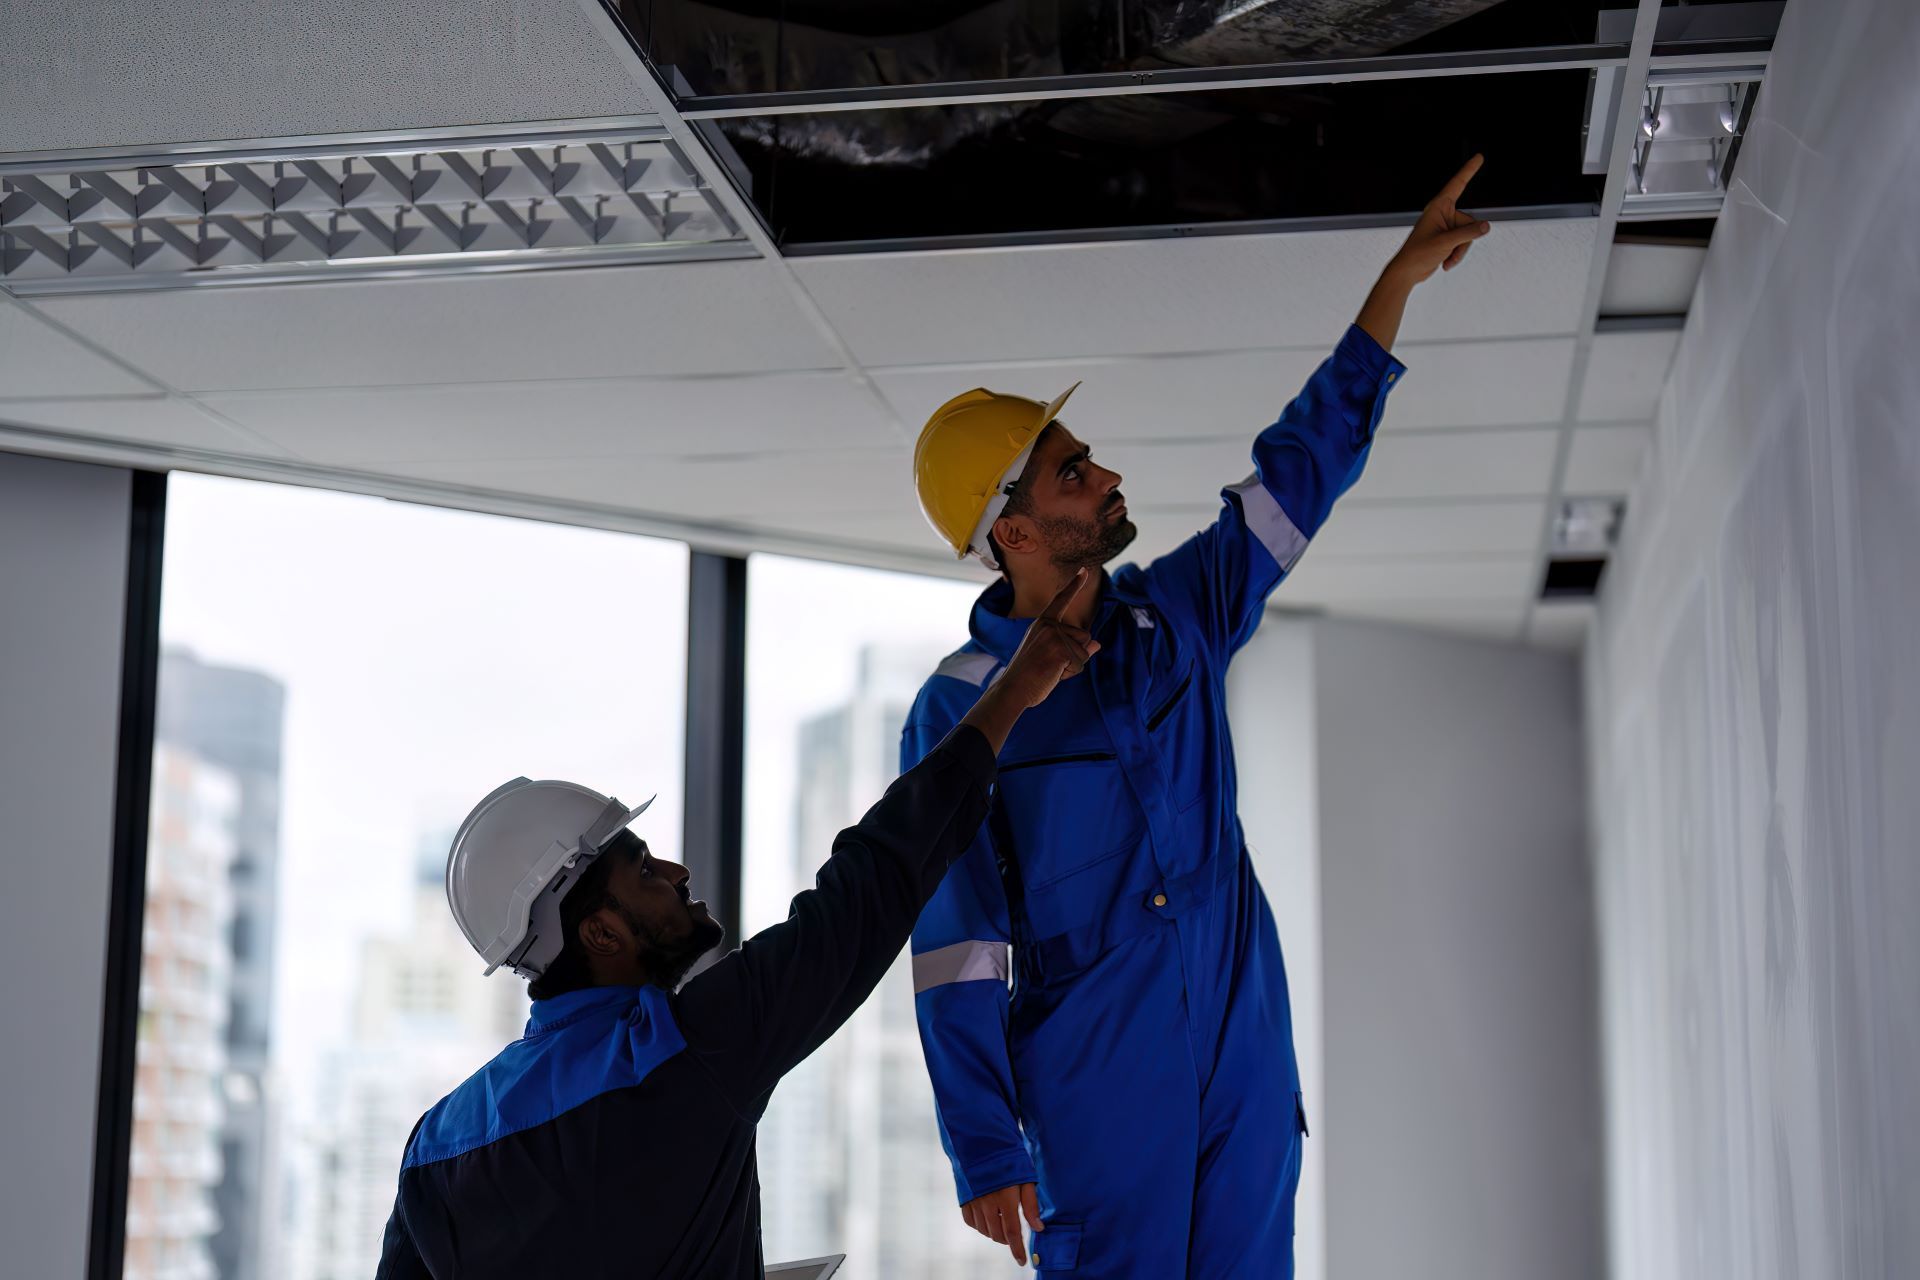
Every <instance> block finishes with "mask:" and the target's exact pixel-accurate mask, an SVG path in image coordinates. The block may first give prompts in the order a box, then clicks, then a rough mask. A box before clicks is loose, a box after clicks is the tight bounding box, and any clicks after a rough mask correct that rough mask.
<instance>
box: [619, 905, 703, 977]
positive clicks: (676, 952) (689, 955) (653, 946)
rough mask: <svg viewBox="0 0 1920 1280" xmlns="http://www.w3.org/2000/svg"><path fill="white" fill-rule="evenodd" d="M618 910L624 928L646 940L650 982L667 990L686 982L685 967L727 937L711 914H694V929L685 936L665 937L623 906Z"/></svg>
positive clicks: (696, 960) (690, 967) (690, 965)
mask: <svg viewBox="0 0 1920 1280" xmlns="http://www.w3.org/2000/svg"><path fill="white" fill-rule="evenodd" d="M618 910H619V911H620V914H621V915H622V916H624V917H626V921H627V927H628V928H630V929H632V930H633V931H634V933H635V934H636V935H638V936H639V937H642V938H645V939H646V941H647V955H646V964H647V970H648V972H649V973H651V974H652V975H653V984H654V985H655V986H658V987H665V988H666V989H667V990H668V991H675V990H678V989H679V986H680V984H681V983H682V982H685V981H686V978H687V972H688V970H690V969H692V968H693V966H694V965H695V964H697V963H699V960H700V957H701V956H704V955H705V954H707V952H709V951H711V950H713V949H714V948H715V947H717V946H719V945H720V943H721V942H722V941H724V940H725V938H726V936H727V931H726V930H725V929H723V928H722V927H721V926H720V922H719V921H718V920H715V919H714V918H713V917H712V916H710V915H706V916H694V917H693V928H692V929H691V930H689V931H688V932H687V933H686V935H685V936H683V937H677V938H668V937H665V936H663V935H662V934H660V933H659V932H658V931H656V930H653V929H649V928H648V927H647V926H646V925H645V924H644V923H643V922H642V921H641V920H640V919H639V918H638V917H636V916H634V915H633V914H632V913H630V912H629V911H628V910H627V909H626V908H625V907H624V906H621V907H619V908H618Z"/></svg>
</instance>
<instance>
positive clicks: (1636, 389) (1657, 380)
mask: <svg viewBox="0 0 1920 1280" xmlns="http://www.w3.org/2000/svg"><path fill="white" fill-rule="evenodd" d="M1679 345H1680V334H1679V333H1678V331H1672V330H1658V331H1655V332H1651V333H1600V334H1595V335H1594V338H1593V354H1592V356H1591V358H1590V359H1589V360H1588V363H1587V379H1586V382H1585V383H1583V384H1582V385H1581V388H1580V414H1579V416H1580V421H1582V422H1639V421H1643V420H1645V419H1647V418H1651V417H1652V416H1653V411H1654V408H1655V406H1657V405H1658V404H1659V403H1660V390H1661V388H1662V387H1664V386H1666V383H1667V370H1668V368H1669V367H1671V366H1672V364H1673V353H1674V350H1675V349H1676V348H1677V347H1678V346H1679Z"/></svg>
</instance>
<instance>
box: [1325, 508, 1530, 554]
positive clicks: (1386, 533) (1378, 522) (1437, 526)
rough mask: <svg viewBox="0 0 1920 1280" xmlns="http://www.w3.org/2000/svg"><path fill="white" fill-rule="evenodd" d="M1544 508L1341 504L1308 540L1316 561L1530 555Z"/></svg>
mask: <svg viewBox="0 0 1920 1280" xmlns="http://www.w3.org/2000/svg"><path fill="white" fill-rule="evenodd" d="M1546 517H1547V504H1546V503H1545V502H1541V501H1520V502H1472V503H1463V502H1444V503H1405V504H1399V503H1396V504H1393V505H1389V506H1368V505H1365V504H1363V503H1342V504H1340V505H1339V506H1336V507H1335V508H1334V509H1333V515H1332V516H1330V517H1328V519H1327V523H1326V524H1325V526H1323V527H1322V528H1321V530H1320V533H1319V535H1318V536H1317V537H1316V538H1314V540H1313V552H1314V555H1315V556H1317V557H1326V556H1401V555H1428V556H1432V555H1486V554H1491V553H1497V552H1511V553H1515V554H1518V553H1531V552H1533V551H1535V550H1536V549H1537V548H1538V547H1539V544H1540V529H1541V526H1542V524H1543V523H1544V521H1545V520H1546Z"/></svg>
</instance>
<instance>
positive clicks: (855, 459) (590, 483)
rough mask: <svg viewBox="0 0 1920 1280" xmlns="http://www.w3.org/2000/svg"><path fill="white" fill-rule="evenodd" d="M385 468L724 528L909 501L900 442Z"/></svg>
mask: <svg viewBox="0 0 1920 1280" xmlns="http://www.w3.org/2000/svg"><path fill="white" fill-rule="evenodd" d="M385 469H386V470H388V471H390V472H392V473H394V474H398V475H406V476H411V477H416V478H419V479H423V480H429V481H434V482H438V483H441V484H448V485H455V486H460V487H465V488H475V489H489V490H495V491H501V492H509V493H520V494H533V495H536V496H539V497H545V498H554V499H558V500H561V501H564V502H572V503H584V504H588V505H592V506H603V507H611V508H614V509H617V510H620V511H626V512H632V513H638V514H641V515H661V516H672V517H675V518H677V519H686V520H694V521H701V522H706V523H714V524H726V525H732V526H739V525H743V524H749V523H752V522H753V521H755V520H762V519H768V518H771V517H775V516H785V515H789V514H794V513H803V514H812V515H828V514H832V513H834V512H837V511H842V510H845V509H846V508H848V507H850V506H857V507H863V508H864V507H870V506H872V505H874V504H872V503H870V502H867V501H863V500H859V499H856V498H853V497H850V496H849V495H867V494H878V493H888V494H892V493H904V494H906V495H907V498H908V500H911V499H912V494H913V468H912V454H911V452H910V451H909V450H908V449H907V447H906V446H905V445H904V444H903V445H901V446H899V447H897V448H891V449H848V450H839V451H828V450H804V451H801V452H798V453H768V454H760V455H756V456H752V457H745V458H740V457H732V458H712V459H689V458H578V459H566V460H553V461H538V462H501V461H479V462H474V461H443V462H400V463H392V464H389V465H388V466H387V468H385ZM895 501H897V500H895Z"/></svg>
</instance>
